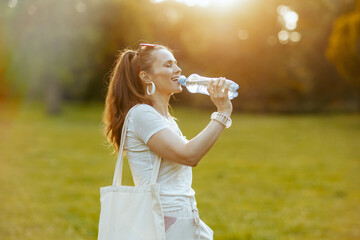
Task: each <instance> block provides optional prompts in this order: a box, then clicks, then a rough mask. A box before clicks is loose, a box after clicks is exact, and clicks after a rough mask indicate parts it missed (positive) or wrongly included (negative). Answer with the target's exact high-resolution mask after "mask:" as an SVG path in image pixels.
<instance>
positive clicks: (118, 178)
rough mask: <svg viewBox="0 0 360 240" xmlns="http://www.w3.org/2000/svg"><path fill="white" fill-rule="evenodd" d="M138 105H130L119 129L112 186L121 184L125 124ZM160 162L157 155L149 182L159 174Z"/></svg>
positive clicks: (154, 179)
mask: <svg viewBox="0 0 360 240" xmlns="http://www.w3.org/2000/svg"><path fill="white" fill-rule="evenodd" d="M137 106H139V105H138V104H137V105H135V106H134V107H132V108H131V109H130V110H129V111H128V113H127V115H126V117H125V120H124V124H123V127H122V130H121V139H120V146H119V154H118V157H117V161H116V166H115V172H114V178H113V186H121V181H122V172H123V155H124V143H125V138H126V131H127V126H128V123H129V116H130V113H131V112H132V111H133V110H134V109H135V108H136V107H137ZM160 163H161V158H160V156H157V157H156V159H155V163H154V168H153V171H152V174H151V181H150V184H155V183H156V180H157V177H158V174H159V169H160Z"/></svg>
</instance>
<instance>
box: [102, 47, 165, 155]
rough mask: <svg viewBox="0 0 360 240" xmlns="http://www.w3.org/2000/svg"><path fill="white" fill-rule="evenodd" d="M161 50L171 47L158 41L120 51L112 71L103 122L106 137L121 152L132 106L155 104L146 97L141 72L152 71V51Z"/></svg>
mask: <svg viewBox="0 0 360 240" xmlns="http://www.w3.org/2000/svg"><path fill="white" fill-rule="evenodd" d="M159 49H167V50H169V49H168V48H167V47H165V46H163V45H158V44H147V45H144V46H142V45H140V47H139V49H138V50H137V51H134V50H131V49H125V50H123V51H121V52H120V53H119V55H118V57H117V60H116V61H115V67H114V68H113V69H112V71H111V74H110V81H109V85H108V91H107V94H106V100H105V109H104V113H103V119H102V122H103V124H104V131H105V132H104V133H105V136H106V138H107V140H108V141H109V142H110V143H111V144H112V145H113V146H114V147H115V150H116V152H118V151H119V145H120V138H121V130H122V126H123V124H124V120H125V117H126V114H127V112H128V111H129V110H130V108H132V107H133V106H135V105H136V104H139V103H145V104H149V105H152V103H151V101H150V100H149V99H148V98H146V97H145V86H144V84H143V83H142V81H141V79H140V77H139V73H140V72H141V71H151V67H152V62H153V61H154V59H153V56H152V53H153V52H154V51H155V50H159ZM169 51H170V50H169Z"/></svg>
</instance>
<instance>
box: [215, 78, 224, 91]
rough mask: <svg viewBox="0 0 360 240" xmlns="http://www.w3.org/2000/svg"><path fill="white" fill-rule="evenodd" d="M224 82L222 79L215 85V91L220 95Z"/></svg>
mask: <svg viewBox="0 0 360 240" xmlns="http://www.w3.org/2000/svg"><path fill="white" fill-rule="evenodd" d="M224 83H225V80H224V78H219V83H218V84H217V86H216V87H217V91H218V92H219V93H220V94H221V93H222V92H223V86H224Z"/></svg>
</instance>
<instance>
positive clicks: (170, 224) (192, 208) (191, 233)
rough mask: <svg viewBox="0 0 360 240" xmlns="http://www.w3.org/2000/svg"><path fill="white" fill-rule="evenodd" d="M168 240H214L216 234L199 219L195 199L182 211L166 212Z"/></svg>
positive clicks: (190, 200)
mask: <svg viewBox="0 0 360 240" xmlns="http://www.w3.org/2000/svg"><path fill="white" fill-rule="evenodd" d="M164 216H165V228H166V240H180V239H181V240H213V236H214V232H213V230H212V229H211V228H210V227H209V226H208V225H206V224H205V223H204V222H203V221H202V220H201V219H200V217H199V212H198V210H197V207H196V201H195V199H189V205H188V206H186V207H184V208H183V209H180V210H175V211H164Z"/></svg>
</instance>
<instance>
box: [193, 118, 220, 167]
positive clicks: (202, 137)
mask: <svg viewBox="0 0 360 240" xmlns="http://www.w3.org/2000/svg"><path fill="white" fill-rule="evenodd" d="M224 128H225V126H224V125H223V124H221V123H219V122H217V121H213V120H212V121H211V122H210V123H209V124H208V125H207V126H206V127H205V128H204V130H202V131H201V132H200V133H199V134H198V135H197V136H196V137H194V138H193V139H191V140H190V141H189V142H188V143H187V145H186V150H187V151H186V152H187V153H188V154H189V156H190V157H189V158H190V159H191V161H192V162H195V164H194V165H195V166H196V165H197V163H198V162H199V161H200V160H201V158H202V157H204V156H205V154H206V153H207V152H208V151H209V150H210V149H211V147H212V146H214V144H215V142H216V141H217V140H218V138H219V137H220V135H221V133H222V132H223V130H224Z"/></svg>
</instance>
